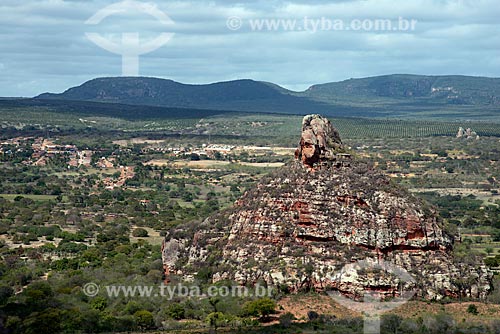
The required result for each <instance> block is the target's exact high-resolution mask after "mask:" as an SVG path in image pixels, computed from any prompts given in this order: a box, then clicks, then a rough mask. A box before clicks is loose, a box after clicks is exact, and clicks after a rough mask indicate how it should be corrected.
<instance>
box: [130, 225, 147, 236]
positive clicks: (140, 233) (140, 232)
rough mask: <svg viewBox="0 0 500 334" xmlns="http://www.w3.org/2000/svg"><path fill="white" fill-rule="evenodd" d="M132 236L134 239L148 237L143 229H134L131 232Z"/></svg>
mask: <svg viewBox="0 0 500 334" xmlns="http://www.w3.org/2000/svg"><path fill="white" fill-rule="evenodd" d="M132 235H133V236H134V237H136V238H147V237H148V236H149V234H148V231H146V230H145V229H143V228H140V227H139V228H136V229H135V230H134V231H133V232H132Z"/></svg>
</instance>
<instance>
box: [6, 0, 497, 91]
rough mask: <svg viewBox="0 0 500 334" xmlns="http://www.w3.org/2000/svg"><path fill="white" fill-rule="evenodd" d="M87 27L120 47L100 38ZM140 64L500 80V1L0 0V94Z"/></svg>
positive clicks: (326, 75)
mask: <svg viewBox="0 0 500 334" xmlns="http://www.w3.org/2000/svg"><path fill="white" fill-rule="evenodd" d="M110 6H111V7H110ZM266 20H267V21H266ZM387 22H390V23H389V24H390V26H389V28H388V26H387V24H388V23H387ZM410 23H412V24H413V27H409V26H408V24H410ZM259 25H260V26H261V28H259ZM412 28H413V29H412ZM89 33H90V34H93V36H96V35H97V36H98V37H100V38H101V41H102V40H103V41H108V42H107V43H108V44H110V43H114V45H115V47H114V48H113V50H112V48H110V47H109V45H104V47H103V45H102V44H103V43H101V45H98V44H96V43H95V42H94V41H93V40H92V38H89V36H90V35H88V34H89ZM130 34H136V35H135V36H138V39H137V40H136V42H137V43H139V46H137V45H136V46H134V44H133V39H132V42H131V40H130ZM165 34H167V35H165ZM172 34H173V35H172ZM124 36H125V37H124ZM127 36H128V37H127ZM132 36H133V35H132ZM162 36H163V37H166V38H165V40H163V41H160V42H158V41H157V40H156V39H157V38H159V37H162ZM160 44H161V45H160ZM148 45H149V50H146V48H147V46H148ZM110 51H114V53H113V52H110ZM145 51H150V52H149V53H146V54H143V55H140V56H137V57H136V59H138V61H139V63H138V64H139V67H138V71H137V73H136V72H134V71H133V70H132V72H130V71H131V70H130V66H128V67H127V69H128V70H127V71H125V72H124V71H123V69H122V63H123V62H125V63H126V64H131V60H130V58H128V59H127V58H126V57H124V56H129V57H130V56H133V54H134V52H135V53H136V54H137V53H140V52H145ZM132 59H133V57H132ZM132 64H133V62H132ZM132 69H133V67H132ZM131 73H132V75H136V74H138V75H141V76H150V77H160V78H167V79H172V80H175V81H179V82H183V83H192V84H203V83H211V82H219V81H227V80H235V79H247V78H248V79H254V80H260V81H269V82H273V83H276V84H279V85H281V86H283V87H286V88H288V89H292V90H305V89H307V88H308V87H309V86H311V85H313V84H318V83H325V82H332V81H341V80H345V79H349V78H358V77H367V76H376V75H384V74H393V73H410V74H426V75H445V74H461V75H476V76H489V77H500V6H498V0H392V1H390V0H333V1H323V0H309V1H307V0H291V1H277V0H246V1H245V0H242V1H230V0H227V1H218V0H214V1H203V0H185V1H175V0H155V1H132V0H126V1H124V2H122V1H109V0H86V1H83V0H23V1H19V0H0V96H35V95H38V94H40V93H43V92H54V93H58V92H62V91H64V90H66V89H68V88H70V87H73V86H77V85H80V84H82V83H83V82H85V81H87V80H90V79H93V78H96V77H108V76H121V75H131Z"/></svg>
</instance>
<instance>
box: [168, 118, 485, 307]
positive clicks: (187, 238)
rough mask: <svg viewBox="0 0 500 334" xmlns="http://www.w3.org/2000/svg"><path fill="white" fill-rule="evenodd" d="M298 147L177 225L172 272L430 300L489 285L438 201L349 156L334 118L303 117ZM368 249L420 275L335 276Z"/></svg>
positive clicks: (171, 238) (479, 291)
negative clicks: (410, 293)
mask: <svg viewBox="0 0 500 334" xmlns="http://www.w3.org/2000/svg"><path fill="white" fill-rule="evenodd" d="M295 156H296V159H295V160H294V161H292V162H290V163H289V164H288V165H286V166H285V167H283V168H281V169H279V170H277V171H275V172H274V173H272V174H271V175H269V176H268V177H266V178H264V179H263V180H262V181H261V182H260V183H258V184H257V185H256V186H255V188H253V189H252V190H250V191H248V192H246V193H245V194H244V195H243V196H242V197H241V198H240V199H239V200H238V201H237V203H236V204H235V206H234V207H233V208H231V209H230V210H226V211H223V212H221V213H219V214H217V215H214V216H212V217H210V218H208V219H207V220H205V221H204V222H203V223H202V224H201V226H200V225H198V226H194V225H193V226H191V227H189V226H183V227H181V228H179V230H177V231H172V232H171V233H170V234H169V235H168V236H167V237H166V239H165V242H164V245H163V259H164V265H165V268H166V272H168V273H169V274H176V275H181V276H189V275H192V274H194V273H196V272H197V271H200V270H202V271H204V272H209V273H210V274H212V279H213V280H214V281H218V280H224V279H228V280H234V281H236V282H238V283H239V284H255V283H257V282H259V281H265V282H266V283H267V284H271V285H275V286H279V287H281V288H287V289H289V290H291V291H297V290H301V289H311V288H313V289H317V290H325V289H336V290H338V291H340V292H342V293H343V294H346V295H349V296H351V297H354V298H356V297H361V296H362V295H363V293H364V292H366V291H377V292H379V293H382V294H383V295H387V296H397V295H399V293H400V292H401V291H402V289H403V288H404V289H413V290H415V291H416V292H417V295H419V296H421V297H424V298H429V299H432V298H435V299H440V298H443V297H445V296H450V297H458V296H470V297H478V298H484V297H485V296H486V295H487V294H488V292H489V290H490V286H491V284H490V282H491V273H490V272H489V271H488V270H487V269H486V267H484V266H483V265H480V264H478V263H479V262H477V261H476V260H475V259H472V258H471V259H469V263H464V262H459V261H456V260H455V258H454V255H453V252H452V248H453V242H454V240H453V237H452V236H451V235H448V234H447V233H446V232H445V231H444V229H443V225H442V222H441V220H440V219H439V217H438V216H437V214H436V212H435V211H434V209H433V208H432V207H430V206H429V205H427V204H426V203H424V202H422V201H420V200H418V199H417V198H415V197H413V196H412V195H411V194H409V193H408V192H407V191H405V190H404V189H402V188H400V187H399V186H397V185H394V184H393V183H392V182H391V180H390V179H389V178H388V177H386V176H385V175H383V174H381V173H380V172H378V171H376V170H375V169H373V168H372V167H371V166H369V165H368V164H366V163H364V162H362V161H357V160H356V159H352V158H351V156H350V155H349V154H347V153H345V151H344V147H343V145H342V141H341V140H340V136H339V134H338V132H337V130H336V129H334V128H333V126H332V125H331V123H330V122H329V121H328V120H327V119H325V118H323V117H321V116H319V115H312V116H306V117H305V118H304V122H303V126H302V135H301V140H300V143H299V147H298V149H297V151H296V154H295ZM189 231H191V232H189ZM367 258H368V259H371V261H379V260H385V261H389V262H390V263H393V264H394V265H395V266H398V267H401V268H402V269H404V270H405V271H407V272H408V273H409V274H410V275H411V276H412V277H413V278H414V279H415V282H402V281H401V280H400V279H399V278H398V277H395V276H394V275H392V274H390V273H382V272H376V270H375V269H374V271H373V272H370V270H368V271H366V270H363V272H358V273H356V274H355V275H348V277H344V278H343V279H341V280H334V279H332V277H334V276H335V274H336V273H338V272H339V270H341V269H342V268H343V267H344V266H345V265H346V264H349V263H353V262H356V261H359V260H364V259H367ZM186 268H188V269H186ZM337 276H338V275H337Z"/></svg>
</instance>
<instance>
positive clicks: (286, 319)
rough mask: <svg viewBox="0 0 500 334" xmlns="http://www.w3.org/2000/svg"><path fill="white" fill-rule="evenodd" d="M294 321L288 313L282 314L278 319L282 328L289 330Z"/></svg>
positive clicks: (292, 316)
mask: <svg viewBox="0 0 500 334" xmlns="http://www.w3.org/2000/svg"><path fill="white" fill-rule="evenodd" d="M294 320H295V316H294V315H293V314H292V313H290V312H287V313H285V314H282V315H281V316H280V319H279V321H280V325H281V326H282V327H284V328H289V327H290V326H291V325H292V322H293V321H294Z"/></svg>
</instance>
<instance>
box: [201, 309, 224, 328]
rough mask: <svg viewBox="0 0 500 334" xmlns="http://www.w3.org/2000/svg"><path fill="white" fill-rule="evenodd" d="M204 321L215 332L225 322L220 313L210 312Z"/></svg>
mask: <svg viewBox="0 0 500 334" xmlns="http://www.w3.org/2000/svg"><path fill="white" fill-rule="evenodd" d="M206 321H207V323H208V325H209V326H210V327H211V328H213V330H214V331H215V332H217V328H219V327H220V325H222V324H223V323H224V322H225V321H226V317H225V316H224V314H223V313H222V312H212V313H210V314H209V315H208V316H207V318H206Z"/></svg>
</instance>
